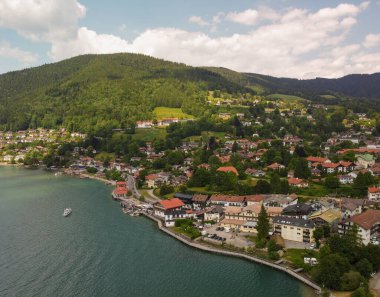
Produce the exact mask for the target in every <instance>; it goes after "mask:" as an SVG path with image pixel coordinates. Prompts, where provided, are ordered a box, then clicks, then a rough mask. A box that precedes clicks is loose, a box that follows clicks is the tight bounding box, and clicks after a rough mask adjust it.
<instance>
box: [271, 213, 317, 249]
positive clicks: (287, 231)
mask: <svg viewBox="0 0 380 297" xmlns="http://www.w3.org/2000/svg"><path fill="white" fill-rule="evenodd" d="M273 228H274V234H277V235H280V236H281V237H282V238H283V239H285V240H291V241H297V242H306V243H309V242H314V237H313V233H314V223H313V222H312V221H309V220H304V219H297V218H290V217H284V216H279V217H274V218H273Z"/></svg>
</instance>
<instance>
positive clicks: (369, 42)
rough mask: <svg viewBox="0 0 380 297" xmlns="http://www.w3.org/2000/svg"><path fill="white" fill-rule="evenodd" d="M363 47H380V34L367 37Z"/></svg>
mask: <svg viewBox="0 0 380 297" xmlns="http://www.w3.org/2000/svg"><path fill="white" fill-rule="evenodd" d="M363 45H364V46H365V47H368V48H370V47H376V46H378V45H380V34H369V35H367V36H366V38H365V40H364V43H363Z"/></svg>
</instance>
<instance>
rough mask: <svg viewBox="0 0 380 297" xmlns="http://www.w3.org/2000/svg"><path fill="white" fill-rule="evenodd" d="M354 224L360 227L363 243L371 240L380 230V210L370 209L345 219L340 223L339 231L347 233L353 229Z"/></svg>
mask: <svg viewBox="0 0 380 297" xmlns="http://www.w3.org/2000/svg"><path fill="white" fill-rule="evenodd" d="M353 225H356V226H357V227H358V235H359V237H360V239H361V241H362V243H363V244H365V245H367V244H369V243H370V242H371V238H372V237H376V236H377V234H378V232H379V231H380V210H374V209H368V210H367V211H365V212H363V213H361V214H358V215H355V216H353V217H351V218H348V219H345V220H343V221H342V222H341V223H340V224H339V233H340V234H347V233H348V232H350V230H352V227H353Z"/></svg>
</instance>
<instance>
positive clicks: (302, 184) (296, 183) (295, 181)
mask: <svg viewBox="0 0 380 297" xmlns="http://www.w3.org/2000/svg"><path fill="white" fill-rule="evenodd" d="M288 183H289V186H293V187H297V188H307V187H308V186H309V183H308V182H307V181H305V180H303V179H300V178H296V177H291V178H288Z"/></svg>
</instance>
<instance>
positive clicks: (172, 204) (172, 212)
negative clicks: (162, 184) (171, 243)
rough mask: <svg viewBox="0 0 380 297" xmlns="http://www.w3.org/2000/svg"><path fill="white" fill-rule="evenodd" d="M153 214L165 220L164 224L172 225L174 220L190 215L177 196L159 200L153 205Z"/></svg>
mask: <svg viewBox="0 0 380 297" xmlns="http://www.w3.org/2000/svg"><path fill="white" fill-rule="evenodd" d="M153 210H154V215H155V216H157V217H159V218H161V219H162V220H164V222H165V226H167V227H172V226H174V223H175V220H177V219H184V218H188V217H190V216H192V214H191V213H189V212H188V211H187V210H186V209H185V204H184V203H183V202H182V201H181V200H180V199H178V198H173V199H168V200H160V201H159V202H157V203H155V204H154V205H153Z"/></svg>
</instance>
